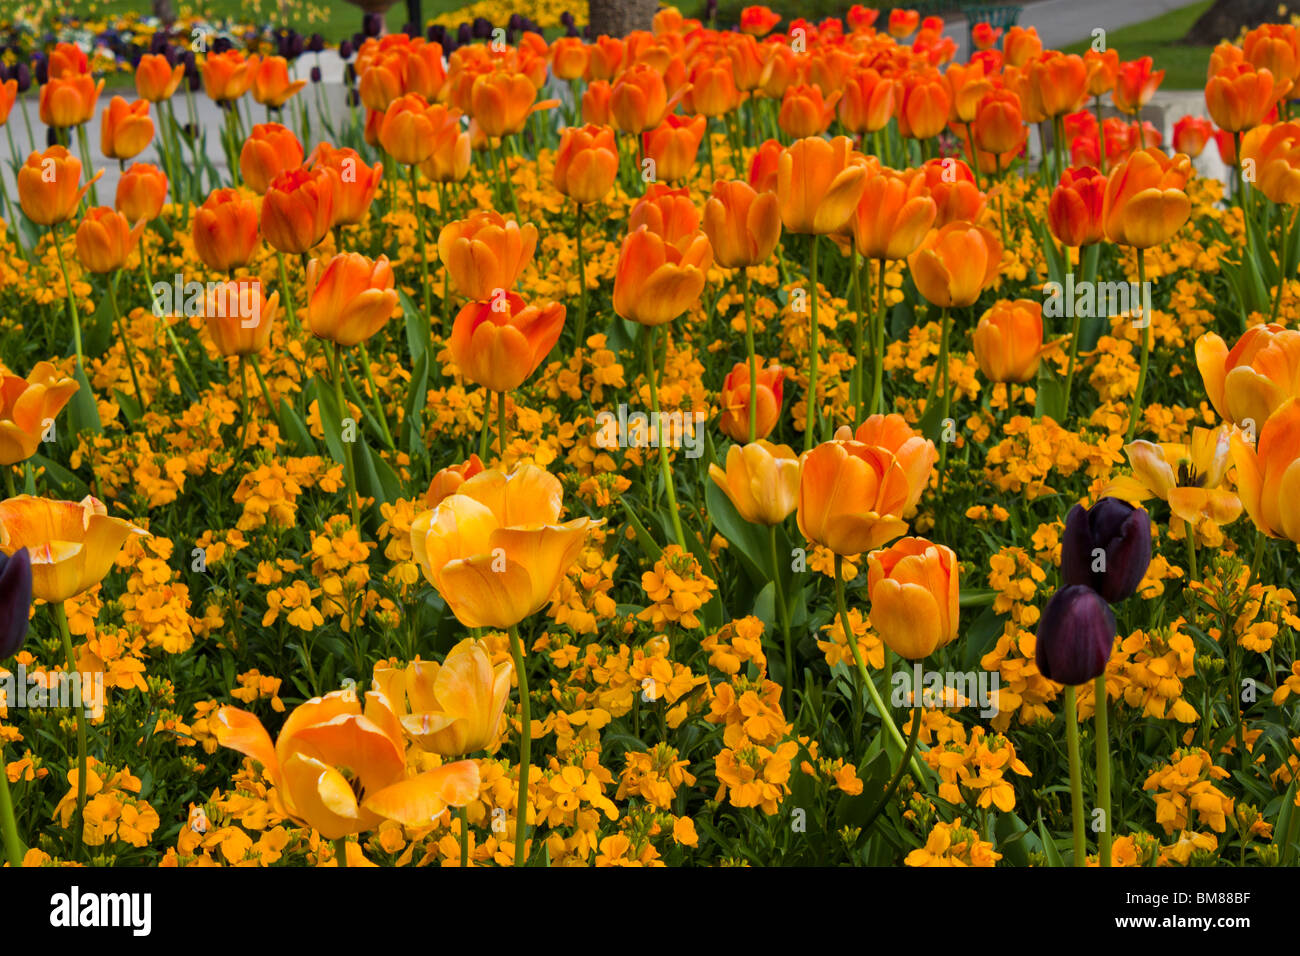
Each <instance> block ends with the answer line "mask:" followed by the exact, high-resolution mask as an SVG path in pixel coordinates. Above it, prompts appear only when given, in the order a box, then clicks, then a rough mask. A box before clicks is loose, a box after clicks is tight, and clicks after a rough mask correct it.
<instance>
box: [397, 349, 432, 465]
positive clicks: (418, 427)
mask: <svg viewBox="0 0 1300 956" xmlns="http://www.w3.org/2000/svg"><path fill="white" fill-rule="evenodd" d="M428 396H429V353H428V352H423V353H421V354H420V357H419V358H417V359H416V360H415V366H414V368H413V370H412V371H411V383H410V384H409V385H408V386H407V387H406V414H405V415H404V416H403V418H402V432H401V436H400V441H401V442H402V444H403V445H405V446H406V449H407V450H408V451H409V452H410V453H411V454H412V455H414V456H419V455H420V454H421V452H423V450H424V407H425V405H426V404H428Z"/></svg>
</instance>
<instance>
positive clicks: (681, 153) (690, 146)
mask: <svg viewBox="0 0 1300 956" xmlns="http://www.w3.org/2000/svg"><path fill="white" fill-rule="evenodd" d="M708 122H709V121H708V120H707V119H706V118H705V117H703V116H696V117H695V118H694V119H689V118H687V117H685V116H676V115H670V116H667V117H665V118H664V121H663V123H661V124H660V125H659V126H656V127H655V128H654V129H652V130H649V131H648V132H645V133H643V134H642V140H643V155H644V156H645V157H646V158H648V159H651V160H653V161H654V164H655V165H654V174H655V177H656V178H659V179H663V180H665V181H667V182H674V181H676V180H680V179H685V178H686V177H687V176H689V175H690V173H691V170H692V169H693V168H694V166H695V157H696V155H697V154H698V153H699V151H700V143H701V142H703V140H704V131H705V129H707V127H708Z"/></svg>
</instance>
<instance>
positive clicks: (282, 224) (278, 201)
mask: <svg viewBox="0 0 1300 956" xmlns="http://www.w3.org/2000/svg"><path fill="white" fill-rule="evenodd" d="M333 222H334V184H333V182H332V181H331V179H330V175H329V173H327V172H325V171H324V170H323V169H291V170H289V171H287V172H283V173H281V174H280V175H279V176H276V177H275V179H273V180H271V184H270V185H269V186H268V187H267V189H266V195H265V196H264V197H263V198H262V236H263V238H265V239H266V241H267V242H269V243H270V244H271V247H272V248H273V249H276V250H278V251H280V252H285V253H290V254H297V253H303V252H306V251H307V250H308V249H310V248H311V247H312V246H314V245H316V243H318V242H320V241H321V240H322V239H324V238H325V233H327V232H329V231H330V226H331V225H332V224H333Z"/></svg>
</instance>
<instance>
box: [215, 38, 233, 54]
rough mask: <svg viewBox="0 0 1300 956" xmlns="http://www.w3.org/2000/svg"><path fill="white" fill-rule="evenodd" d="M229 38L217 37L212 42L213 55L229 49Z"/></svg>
mask: <svg viewBox="0 0 1300 956" xmlns="http://www.w3.org/2000/svg"><path fill="white" fill-rule="evenodd" d="M231 46H232V44H231V42H230V37H217V38H216V39H215V40H213V41H212V52H213V53H225V52H227V51H228V50H229V49H230V48H231Z"/></svg>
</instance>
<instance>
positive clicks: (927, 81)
mask: <svg viewBox="0 0 1300 956" xmlns="http://www.w3.org/2000/svg"><path fill="white" fill-rule="evenodd" d="M951 109H952V94H951V93H950V92H949V90H948V84H947V83H945V82H944V81H943V77H942V76H940V75H939V72H938V71H937V70H925V71H918V72H913V73H907V74H905V75H904V77H903V82H902V102H901V105H900V108H899V111H898V131H899V133H901V134H902V135H903V136H905V137H907V138H909V139H930V138H931V137H933V136H938V135H939V133H940V132H942V131H943V128H944V126H946V125H947V123H948V113H949V111H950V110H951Z"/></svg>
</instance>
